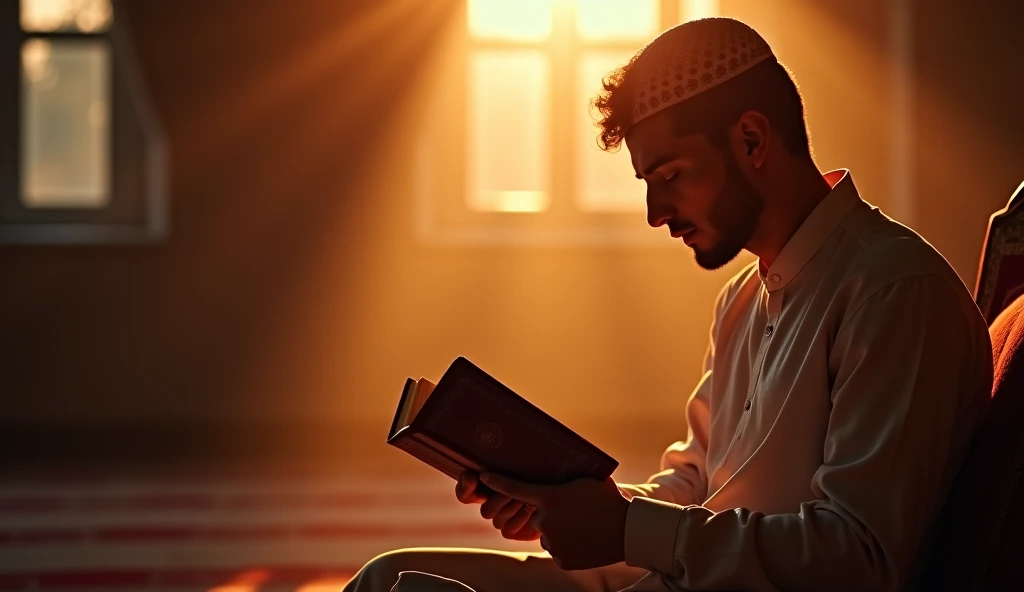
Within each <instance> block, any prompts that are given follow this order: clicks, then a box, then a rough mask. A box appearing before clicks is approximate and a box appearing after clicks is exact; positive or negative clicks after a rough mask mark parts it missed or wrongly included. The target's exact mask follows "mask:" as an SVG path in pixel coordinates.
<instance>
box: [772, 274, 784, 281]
mask: <svg viewBox="0 0 1024 592" xmlns="http://www.w3.org/2000/svg"><path fill="white" fill-rule="evenodd" d="M771 280H772V281H773V282H775V283H779V281H780V280H782V276H780V275H779V274H777V273H773V274H772V277H771Z"/></svg>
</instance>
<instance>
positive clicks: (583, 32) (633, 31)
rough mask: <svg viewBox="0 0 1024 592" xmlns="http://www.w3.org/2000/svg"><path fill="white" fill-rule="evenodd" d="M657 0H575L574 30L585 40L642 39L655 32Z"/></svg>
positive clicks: (658, 16) (659, 13)
mask: <svg viewBox="0 0 1024 592" xmlns="http://www.w3.org/2000/svg"><path fill="white" fill-rule="evenodd" d="M659 5H660V2H659V1H658V0H577V2H576V31H577V32H578V33H579V35H580V37H581V38H583V39H586V40H588V41H611V40H619V39H632V40H638V41H646V40H648V39H649V38H651V37H653V36H654V35H656V34H657V33H658V25H659V21H660V20H661V11H660V10H659V8H660V6H659Z"/></svg>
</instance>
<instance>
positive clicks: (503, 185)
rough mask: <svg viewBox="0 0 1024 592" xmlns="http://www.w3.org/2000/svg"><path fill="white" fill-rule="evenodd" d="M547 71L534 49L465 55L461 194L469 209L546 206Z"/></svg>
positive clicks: (513, 209)
mask: <svg viewBox="0 0 1024 592" xmlns="http://www.w3.org/2000/svg"><path fill="white" fill-rule="evenodd" d="M548 71H549V66H548V57H547V56H546V55H545V54H543V53H541V52H539V51H532V50H509V51H478V52H475V53H474V54H473V55H472V56H471V57H470V68H469V74H470V88H469V97H468V99H469V114H468V115H469V117H468V120H467V123H468V126H469V127H468V132H469V138H468V139H469V143H468V150H469V152H468V154H467V167H468V174H469V178H468V184H467V188H468V191H467V194H466V202H467V205H468V206H469V208H470V209H472V210H474V211H490V212H540V211H544V210H546V209H547V207H548V202H549V199H550V198H549V196H548V192H547V187H548V175H549V166H550V164H549V162H550V141H549V138H548V134H549V131H550V123H549V119H550V116H549V109H550V107H549V105H550V85H549V74H548Z"/></svg>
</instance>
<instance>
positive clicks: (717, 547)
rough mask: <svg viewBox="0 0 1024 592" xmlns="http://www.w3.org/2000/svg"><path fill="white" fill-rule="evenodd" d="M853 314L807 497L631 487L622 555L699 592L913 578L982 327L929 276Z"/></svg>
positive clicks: (942, 487) (952, 463) (978, 405)
mask: <svg viewBox="0 0 1024 592" xmlns="http://www.w3.org/2000/svg"><path fill="white" fill-rule="evenodd" d="M850 310H851V311H853V312H852V313H851V314H850V315H849V316H848V317H847V319H846V320H845V321H844V322H843V323H842V325H841V326H840V327H839V328H838V332H837V334H836V337H835V341H834V346H833V348H832V350H831V352H830V354H829V374H830V375H831V376H832V377H833V378H832V380H833V383H832V389H831V414H830V416H829V419H828V424H827V430H826V433H825V439H824V448H823V450H822V463H821V466H820V468H819V469H818V470H817V472H816V473H814V476H813V478H812V480H811V483H810V488H809V495H808V498H809V499H808V501H806V502H805V503H802V504H801V505H800V507H799V510H798V511H797V512H796V513H792V514H773V515H765V514H762V513H760V512H756V511H751V510H748V509H744V508H736V509H731V510H725V511H722V512H718V513H716V512H713V511H711V510H709V509H707V508H705V507H702V506H699V505H688V504H686V503H685V501H686V500H683V502H684V503H679V502H676V503H666V502H665V501H660V500H655V499H645V498H641V497H636V498H634V499H633V500H632V501H631V502H630V508H629V511H628V513H627V520H626V543H625V544H626V563H627V564H629V565H631V566H635V567H643V568H647V569H651V570H654V571H657V572H661V573H662V574H663V577H665V578H666V579H670V580H674V581H675V582H678V584H679V585H680V586H681V587H685V588H687V589H694V590H704V589H744V590H771V591H775V590H840V589H841V590H900V589H903V588H904V587H905V586H906V585H907V584H908V582H909V581H911V580H912V579H913V577H914V571H915V569H916V567H915V560H916V559H917V553H918V550H919V547H920V546H921V543H922V540H923V538H924V536H925V534H926V533H927V532H928V530H929V529H930V528H931V523H932V522H933V520H934V518H935V516H936V514H937V512H938V509H939V507H940V506H941V503H942V498H943V496H944V494H945V491H946V490H947V488H948V485H949V482H950V480H951V479H952V475H953V474H954V473H955V470H956V469H957V467H958V466H959V464H960V462H961V460H962V458H963V454H964V452H965V450H966V447H967V444H968V441H969V438H970V435H971V433H972V430H973V426H974V425H976V423H977V418H978V417H979V414H980V413H981V412H982V411H983V409H984V404H985V401H986V397H987V391H988V389H989V388H990V385H991V375H992V366H991V364H992V359H991V350H990V345H989V341H988V334H987V332H985V330H984V324H983V323H979V322H975V319H970V318H969V317H968V314H969V312H968V309H967V307H966V305H965V304H964V303H963V302H961V301H959V300H958V299H957V297H956V295H955V294H954V292H953V290H952V289H951V287H950V286H949V285H948V284H946V283H945V281H944V280H942V279H940V278H938V277H936V276H933V275H920V276H914V277H907V278H903V279H899V280H897V281H895V282H893V283H890V284H888V285H886V286H885V287H883V288H881V289H880V290H878V291H876V292H874V293H873V294H870V295H868V296H867V297H866V298H865V299H864V300H863V301H862V302H861V303H859V304H857V303H855V304H854V306H852V307H851V309H850ZM706 378H707V377H706ZM699 440H700V438H692V437H691V441H699ZM687 450H689V449H688V448H686V447H684V448H683V449H682V453H683V454H685V453H686V451H687ZM677 458H680V457H677ZM677 474H678V475H680V477H679V478H678V479H677V480H676V481H674V483H677V484H679V485H678V487H679V491H684V487H683V486H682V484H683V483H687V484H689V483H697V482H698V481H697V480H690V477H689V476H690V475H692V474H699V471H694V472H693V473H689V474H688V473H686V472H684V471H680V472H677V473H673V475H677Z"/></svg>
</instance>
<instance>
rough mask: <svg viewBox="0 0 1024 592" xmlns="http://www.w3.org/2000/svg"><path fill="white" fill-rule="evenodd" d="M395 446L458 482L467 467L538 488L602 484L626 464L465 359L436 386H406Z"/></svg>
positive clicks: (394, 424) (420, 383) (394, 433)
mask: <svg viewBox="0 0 1024 592" xmlns="http://www.w3.org/2000/svg"><path fill="white" fill-rule="evenodd" d="M388 444H391V445H392V446H395V447H397V448H400V449H402V450H404V451H406V452H408V453H409V454H411V455H413V456H414V457H416V458H418V459H420V460H421V461H423V462H425V463H427V464H428V465H430V466H432V467H434V468H436V469H438V470H439V471H441V472H443V473H444V474H446V475H448V476H449V477H452V478H455V479H458V477H459V475H460V474H462V472H463V471H467V470H468V471H474V472H476V473H481V472H485V471H490V472H495V473H500V474H503V475H507V476H509V477H512V478H513V479H517V480H520V481H524V482H527V483H536V484H556V483H565V482H567V481H572V480H573V479H578V478H580V477H593V478H595V479H602V480H603V479H606V478H607V477H608V476H610V475H611V474H612V472H613V471H614V470H615V468H616V467H617V466H618V464H619V463H618V462H617V461H616V460H615V459H613V458H612V457H610V456H608V455H607V454H605V453H604V452H602V451H601V450H600V449H599V448H597V447H596V446H594V445H593V444H591V443H590V442H588V441H587V440H586V439H584V438H583V437H581V436H580V435H578V434H576V433H575V432H573V431H572V430H570V429H569V428H567V427H566V426H565V425H563V424H561V423H560V422H558V421H557V420H556V419H554V418H552V417H551V416H550V415H548V414H546V413H544V412H543V411H541V410H540V409H538V408H537V407H535V406H534V405H532V404H531V403H530V402H529V401H527V400H526V399H524V398H522V397H520V396H519V395H517V394H516V393H514V392H513V391H512V390H511V389H509V388H508V387H506V386H505V385H503V384H501V383H500V382H498V381H497V380H495V379H494V378H493V377H491V376H490V375H489V374H487V373H486V372H484V371H483V370H481V369H480V368H478V367H477V366H476V365H474V364H473V363H472V362H470V361H469V360H467V359H466V358H463V357H459V358H457V359H456V360H455V361H454V362H452V364H451V366H449V367H448V370H447V371H446V372H445V373H444V375H443V376H442V377H441V379H440V380H439V381H438V383H437V384H436V385H435V384H434V383H432V382H431V381H429V380H427V379H425V378H420V379H419V380H413V379H411V378H409V379H407V380H406V381H405V388H404V389H403V391H402V398H401V399H400V401H399V404H398V409H397V411H396V412H395V419H394V421H393V422H392V423H391V432H390V433H389V434H388Z"/></svg>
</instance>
